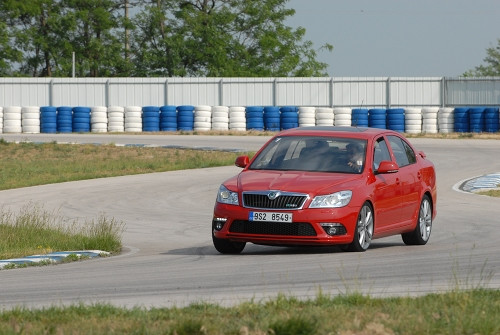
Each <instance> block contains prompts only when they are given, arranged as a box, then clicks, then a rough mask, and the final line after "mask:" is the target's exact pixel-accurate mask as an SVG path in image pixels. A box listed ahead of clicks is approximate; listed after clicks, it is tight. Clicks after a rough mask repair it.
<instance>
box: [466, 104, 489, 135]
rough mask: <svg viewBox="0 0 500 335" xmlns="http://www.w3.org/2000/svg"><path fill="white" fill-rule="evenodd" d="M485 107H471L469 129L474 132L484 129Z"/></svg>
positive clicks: (480, 131)
mask: <svg viewBox="0 0 500 335" xmlns="http://www.w3.org/2000/svg"><path fill="white" fill-rule="evenodd" d="M484 110H485V108H484V107H474V108H471V109H469V130H470V132H472V133H482V132H483V131H484Z"/></svg>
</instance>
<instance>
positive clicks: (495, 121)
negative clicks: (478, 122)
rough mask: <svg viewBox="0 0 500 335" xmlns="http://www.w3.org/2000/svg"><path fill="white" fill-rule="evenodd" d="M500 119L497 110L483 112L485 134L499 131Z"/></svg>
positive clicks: (490, 109) (489, 109)
mask: <svg viewBox="0 0 500 335" xmlns="http://www.w3.org/2000/svg"><path fill="white" fill-rule="evenodd" d="M499 119H500V117H499V112H498V107H497V108H491V107H490V108H486V109H485V110H484V131H485V132H487V133H496V132H497V131H499V130H500V120H499Z"/></svg>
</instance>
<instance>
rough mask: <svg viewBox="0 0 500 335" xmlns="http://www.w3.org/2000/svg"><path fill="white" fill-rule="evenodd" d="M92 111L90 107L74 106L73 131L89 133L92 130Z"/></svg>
mask: <svg viewBox="0 0 500 335" xmlns="http://www.w3.org/2000/svg"><path fill="white" fill-rule="evenodd" d="M90 111H91V109H90V108H89V107H74V108H73V120H72V121H73V132H75V133H88V132H90Z"/></svg>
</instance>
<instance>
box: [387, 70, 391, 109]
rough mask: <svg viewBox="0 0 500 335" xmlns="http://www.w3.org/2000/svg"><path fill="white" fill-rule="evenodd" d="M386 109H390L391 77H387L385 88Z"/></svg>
mask: <svg viewBox="0 0 500 335" xmlns="http://www.w3.org/2000/svg"><path fill="white" fill-rule="evenodd" d="M386 93H387V95H386V99H387V101H386V108H387V109H390V108H391V77H387V87H386Z"/></svg>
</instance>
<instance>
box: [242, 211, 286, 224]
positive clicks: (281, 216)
mask: <svg viewBox="0 0 500 335" xmlns="http://www.w3.org/2000/svg"><path fill="white" fill-rule="evenodd" d="M248 220H249V221H265V222H292V213H276V212H250V213H249V214H248Z"/></svg>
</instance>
